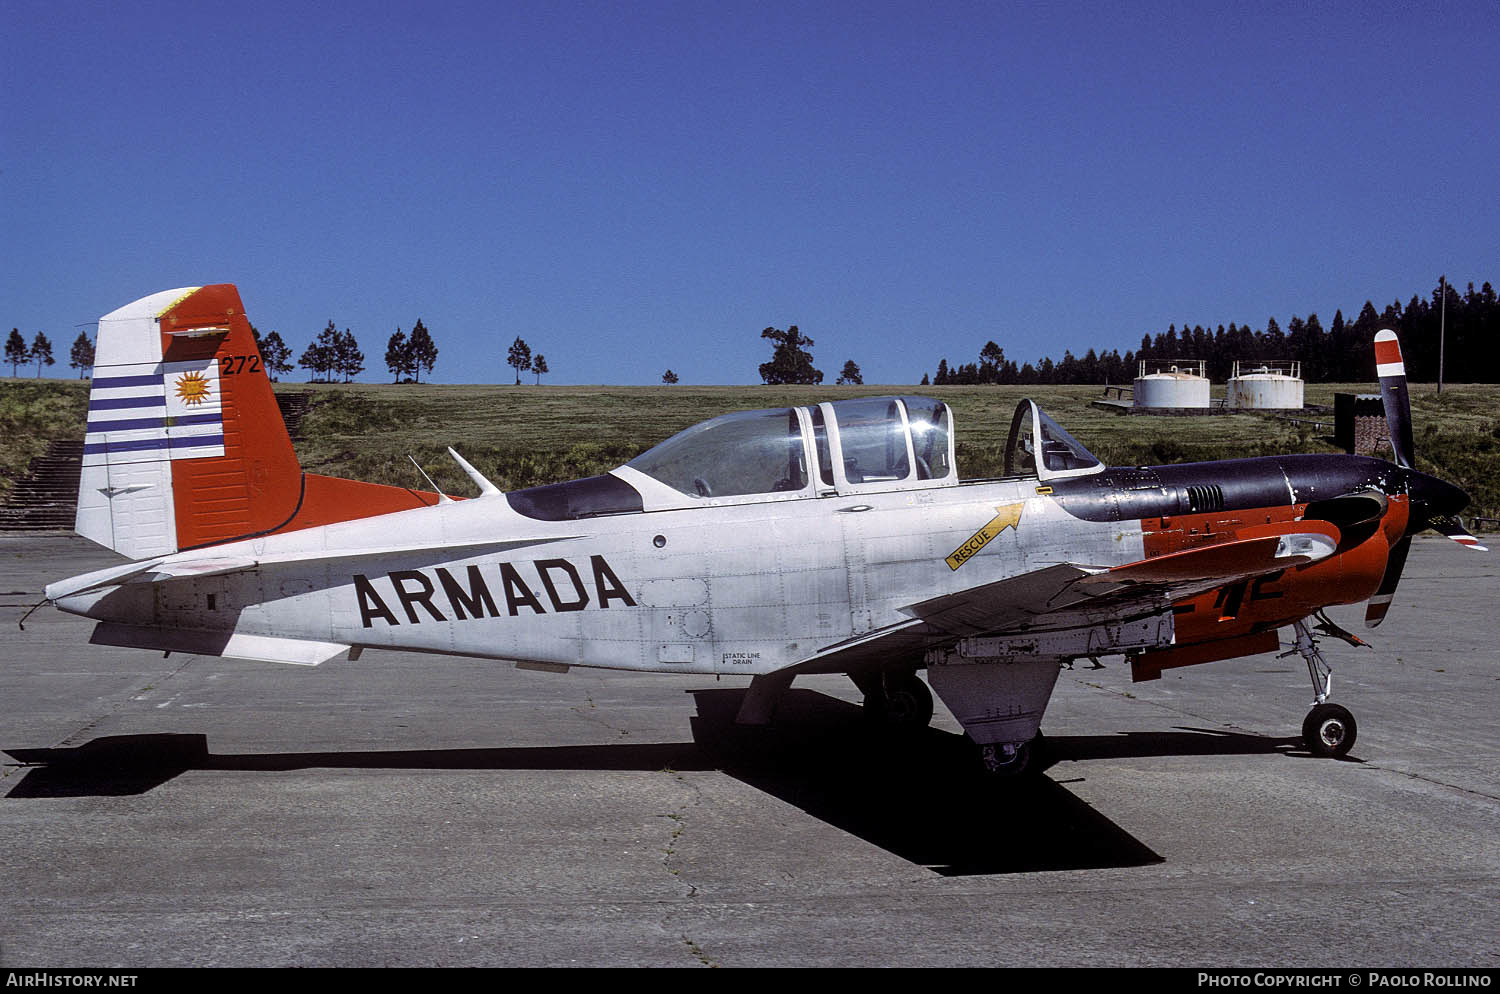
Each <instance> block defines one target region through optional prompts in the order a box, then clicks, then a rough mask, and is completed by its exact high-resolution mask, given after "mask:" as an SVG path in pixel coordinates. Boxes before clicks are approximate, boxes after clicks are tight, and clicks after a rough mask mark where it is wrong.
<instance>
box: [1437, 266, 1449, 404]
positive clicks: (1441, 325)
mask: <svg viewBox="0 0 1500 994" xmlns="http://www.w3.org/2000/svg"><path fill="white" fill-rule="evenodd" d="M1438 290H1439V292H1441V293H1442V295H1443V306H1442V310H1441V311H1439V312H1438V313H1439V314H1440V315H1441V316H1440V317H1439V318H1438V393H1442V392H1443V347H1444V345H1446V344H1447V341H1448V277H1447V276H1446V275H1444V276H1439V277H1438Z"/></svg>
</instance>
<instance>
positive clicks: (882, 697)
mask: <svg viewBox="0 0 1500 994" xmlns="http://www.w3.org/2000/svg"><path fill="white" fill-rule="evenodd" d="M859 689H860V690H862V691H864V694H865V700H864V711H865V717H867V718H868V719H870V721H872V722H874V723H875V724H877V725H879V726H881V727H883V728H887V729H890V730H891V731H900V732H914V731H921V730H922V729H924V728H926V727H927V725H928V723H929V722H931V721H932V691H930V690H928V689H927V684H926V683H924V682H923V681H922V678H921V677H919V676H917V674H916V673H914V672H889V673H882V674H881V675H880V677H879V679H878V680H870V681H868V682H863V681H862V682H860V683H859Z"/></svg>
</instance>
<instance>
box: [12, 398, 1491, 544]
mask: <svg viewBox="0 0 1500 994" xmlns="http://www.w3.org/2000/svg"><path fill="white" fill-rule="evenodd" d="M277 390H278V391H293V392H296V391H311V392H312V394H313V406H312V408H311V410H310V411H309V412H308V415H307V418H306V420H305V421H304V422H303V433H304V437H303V438H302V439H301V440H300V441H299V442H298V443H297V450H298V455H299V457H300V458H301V459H302V462H303V465H304V466H305V467H306V468H307V469H309V470H312V471H314V472H318V473H326V474H329V475H333V476H348V477H354V478H357V479H366V480H373V481H377V482H383V483H393V484H403V485H407V486H410V485H413V484H418V485H420V480H419V478H418V477H417V475H416V472H415V470H413V469H412V467H411V464H410V463H409V462H408V461H407V458H406V457H407V455H408V454H411V455H412V456H414V457H415V458H416V459H417V461H418V462H419V463H421V464H422V466H423V468H425V469H426V470H427V472H428V473H430V474H431V475H432V477H433V479H434V480H436V481H437V483H438V485H439V486H441V487H443V489H444V490H451V492H452V493H454V494H455V495H468V494H472V493H473V492H474V488H473V486H472V484H470V483H469V481H468V479H467V478H466V477H464V476H463V475H462V473H460V472H459V470H458V468H457V467H456V466H455V465H454V464H453V462H452V460H450V459H449V458H448V456H447V454H446V452H445V451H444V449H445V447H446V446H448V445H452V446H453V447H454V448H455V449H457V450H458V451H459V452H460V453H461V454H462V455H464V456H465V457H466V458H467V459H469V460H470V461H471V462H473V463H474V464H475V465H476V466H477V467H479V469H480V470H481V471H482V472H484V473H485V474H486V475H488V476H489V477H490V478H491V479H492V480H493V481H494V482H495V483H496V484H497V485H498V486H500V487H501V488H502V489H506V490H510V489H515V488H519V487H526V486H533V485H536V484H540V483H552V482H556V481H558V480H565V479H573V478H576V477H580V476H588V475H592V474H595V473H601V472H604V471H606V470H608V469H611V468H613V467H614V466H617V465H619V464H620V463H622V462H625V461H626V460H628V459H630V458H632V457H633V456H635V455H636V454H638V453H640V452H642V451H644V450H645V449H647V448H649V447H650V446H652V445H655V444H656V443H657V442H659V441H661V440H663V439H665V438H667V437H668V436H670V435H672V434H673V433H675V432H677V431H679V430H681V429H683V428H686V427H688V426H690V425H692V424H695V423H697V422H699V421H702V420H704V419H705V418H708V417H712V416H713V415H715V414H720V413H723V412H725V411H732V410H744V409H749V408H758V407H775V406H780V405H791V404H807V403H813V402H816V401H818V400H829V399H839V398H843V397H857V396H875V395H880V394H888V393H919V392H920V393H923V394H925V395H927V396H933V397H938V398H941V399H942V400H944V401H946V402H947V403H949V404H950V405H951V406H952V407H953V410H954V415H955V418H956V420H957V426H958V462H959V472H960V474H962V475H963V476H965V477H980V476H991V475H995V474H997V473H998V472H999V471H1000V463H1001V460H1002V458H1003V454H1004V446H1005V436H1006V432H1007V431H1008V429H1009V427H1010V418H1011V414H1012V412H1013V411H1014V409H1015V405H1016V402H1017V401H1019V400H1020V399H1021V398H1022V397H1024V396H1028V395H1030V396H1032V397H1033V398H1034V399H1035V400H1036V401H1037V402H1038V403H1039V404H1040V405H1041V406H1042V407H1043V409H1045V410H1046V411H1047V412H1048V413H1049V414H1051V415H1052V416H1053V417H1054V418H1056V419H1057V420H1058V421H1059V422H1060V423H1061V424H1063V425H1064V426H1065V427H1066V428H1067V429H1068V430H1069V431H1070V432H1072V433H1073V434H1074V435H1075V436H1076V437H1077V438H1078V439H1079V440H1080V441H1082V442H1083V443H1084V444H1085V445H1087V446H1089V448H1091V449H1092V450H1093V451H1094V452H1095V453H1096V454H1097V455H1099V456H1100V458H1102V459H1104V460H1105V462H1107V463H1110V464H1112V465H1121V464H1155V463H1168V462H1191V461H1197V460H1206V459H1225V458H1234V457H1238V456H1248V455H1269V454H1275V453H1282V452H1332V451H1336V450H1335V449H1334V448H1333V447H1332V446H1331V445H1329V444H1326V443H1324V442H1322V441H1320V439H1319V436H1320V435H1323V434H1331V433H1332V431H1331V429H1329V430H1327V431H1316V430H1314V429H1313V428H1312V427H1311V426H1309V425H1302V426H1299V425H1296V424H1293V423H1291V422H1289V421H1286V420H1282V419H1278V418H1277V417H1275V416H1274V415H1271V414H1265V415H1252V414H1234V415H1219V416H1212V417H1188V418H1171V417H1129V416H1124V415H1120V414H1114V413H1110V412H1107V411H1100V410H1097V409H1095V408H1093V407H1091V406H1089V405H1090V403H1091V402H1092V401H1094V400H1096V399H1098V398H1099V397H1100V396H1101V392H1102V391H1101V388H1100V387H1097V386H1078V387H1031V388H1025V387H982V386H969V387H920V388H919V387H901V386H897V387H893V386H870V387H836V386H835V387H830V386H823V387H755V386H724V387H695V386H680V385H679V386H671V387H667V386H652V387H608V386H588V387H565V386H543V387H537V386H519V387H517V386H512V385H500V386H433V385H428V384H423V385H419V386H418V385H401V386H394V385H390V384H347V385H340V384H334V385H323V384H317V385H311V384H298V383H284V384H278V385H277ZM1372 390H1374V385H1373V384H1352V385H1351V384H1343V385H1339V384H1309V385H1308V387H1307V401H1308V403H1310V404H1328V405H1331V404H1332V403H1333V394H1334V393H1335V392H1350V391H1354V392H1370V391H1372ZM1497 402H1500V386H1493V385H1490V386H1472V385H1461V386H1450V387H1447V388H1445V389H1444V391H1443V393H1442V394H1441V395H1439V394H1438V393H1437V392H1436V389H1435V388H1434V387H1433V386H1430V385H1414V386H1413V387H1412V406H1413V418H1414V421H1415V430H1416V439H1417V452H1418V459H1419V463H1420V465H1421V468H1423V469H1425V470H1427V471H1428V472H1432V473H1435V474H1436V475H1438V476H1441V477H1442V478H1444V479H1447V480H1451V481H1453V482H1454V483H1457V484H1458V485H1460V486H1462V487H1463V488H1464V489H1465V490H1467V491H1468V492H1469V494H1470V496H1471V497H1472V498H1473V504H1472V505H1471V506H1470V508H1469V509H1468V511H1467V513H1468V514H1483V515H1486V516H1495V515H1497V514H1500V413H1497V412H1500V404H1497ZM87 403H88V399H87V384H86V383H81V382H77V381H63V380H25V379H11V380H0V494H3V492H4V491H5V490H8V489H9V486H10V481H12V480H14V479H15V478H16V476H17V475H19V474H20V473H21V472H24V470H25V467H26V464H27V462H28V461H29V460H30V458H31V457H32V456H34V455H37V454H39V453H40V452H42V451H44V450H45V449H46V445H47V441H48V440H49V439H52V438H78V437H81V436H82V432H83V423H84V416H85V412H86V408H87ZM1327 420H1328V421H1329V422H1330V423H1331V421H1332V415H1331V414H1329V415H1328V416H1327Z"/></svg>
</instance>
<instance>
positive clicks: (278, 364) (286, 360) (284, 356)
mask: <svg viewBox="0 0 1500 994" xmlns="http://www.w3.org/2000/svg"><path fill="white" fill-rule="evenodd" d="M259 344H260V359H261V362H262V363H264V364H265V367H266V375H267V376H269V377H270V378H271V382H273V383H274V382H276V381H277V380H278V379H280V378H281V377H283V376H285V375H286V374H287V373H290V372H291V371H292V363H291V358H292V347H291V346H290V345H288V344H287V343H286V342H283V341H282V340H281V335H280V333H278V332H275V331H273V332H271V333H270V334H268V335H267V336H266V337H265V338H263V339H261V340H260V343H259Z"/></svg>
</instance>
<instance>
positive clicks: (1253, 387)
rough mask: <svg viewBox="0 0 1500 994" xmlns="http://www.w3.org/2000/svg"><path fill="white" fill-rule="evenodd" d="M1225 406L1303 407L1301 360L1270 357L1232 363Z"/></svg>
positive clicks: (1257, 407)
mask: <svg viewBox="0 0 1500 994" xmlns="http://www.w3.org/2000/svg"><path fill="white" fill-rule="evenodd" d="M1224 406H1225V407H1235V408H1244V409H1250V410H1277V409H1286V408H1294V409H1300V408H1301V407H1302V363H1300V362H1295V361H1290V360H1278V359H1273V360H1269V361H1265V362H1262V361H1260V360H1256V361H1255V362H1245V363H1241V362H1240V361H1239V360H1238V359H1236V360H1235V363H1234V371H1233V373H1232V374H1231V375H1230V377H1229V388H1228V390H1227V392H1226V393H1225V396H1224Z"/></svg>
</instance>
